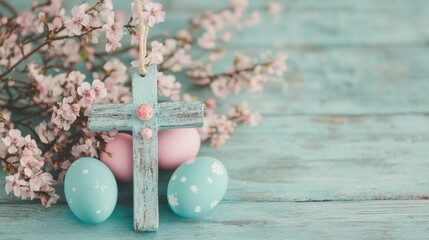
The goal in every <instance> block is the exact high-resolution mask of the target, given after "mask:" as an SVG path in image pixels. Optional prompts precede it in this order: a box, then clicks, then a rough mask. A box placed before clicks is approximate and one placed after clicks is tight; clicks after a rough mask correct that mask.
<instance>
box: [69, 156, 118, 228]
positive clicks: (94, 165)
mask: <svg viewBox="0 0 429 240" xmlns="http://www.w3.org/2000/svg"><path fill="white" fill-rule="evenodd" d="M64 193H65V197H66V199H67V203H68V205H69V207H70V209H71V210H72V212H73V213H74V214H75V215H76V216H77V217H78V218H79V219H80V220H82V221H83V222H85V223H88V224H97V223H101V222H103V221H105V220H106V219H107V218H109V216H110V215H111V214H112V212H113V209H114V208H115V205H116V201H117V198H118V187H117V185H116V181H115V177H114V176H113V174H112V172H111V171H110V170H109V168H108V167H107V166H106V165H104V163H102V162H101V161H99V160H97V159H95V158H90V157H84V158H80V159H79V160H77V161H75V162H74V163H73V164H72V165H71V166H70V167H69V169H68V171H67V174H66V177H65V180H64Z"/></svg>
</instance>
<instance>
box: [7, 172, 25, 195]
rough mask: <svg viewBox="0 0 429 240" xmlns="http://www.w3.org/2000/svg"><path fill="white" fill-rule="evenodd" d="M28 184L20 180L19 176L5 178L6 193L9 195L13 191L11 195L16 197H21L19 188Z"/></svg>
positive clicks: (17, 174)
mask: <svg viewBox="0 0 429 240" xmlns="http://www.w3.org/2000/svg"><path fill="white" fill-rule="evenodd" d="M26 185H28V183H27V182H26V181H25V180H23V179H21V178H20V174H19V173H16V174H14V175H9V176H6V185H5V190H6V193H7V194H9V193H10V192H11V191H12V190H13V194H14V195H15V196H16V197H21V187H22V186H26Z"/></svg>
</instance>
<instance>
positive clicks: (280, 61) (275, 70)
mask: <svg viewBox="0 0 429 240" xmlns="http://www.w3.org/2000/svg"><path fill="white" fill-rule="evenodd" d="M286 61H287V55H286V54H284V53H278V54H277V55H276V56H274V58H273V59H272V60H271V62H270V63H269V64H268V66H267V72H268V73H270V74H276V75H277V76H283V74H284V73H285V72H286V70H287V65H286Z"/></svg>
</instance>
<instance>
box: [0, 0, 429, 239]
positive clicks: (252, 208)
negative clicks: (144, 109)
mask: <svg viewBox="0 0 429 240" xmlns="http://www.w3.org/2000/svg"><path fill="white" fill-rule="evenodd" d="M162 2H163V3H164V7H165V9H166V11H167V19H166V21H165V23H163V24H161V25H159V27H157V28H153V29H151V35H152V34H153V35H152V36H155V35H157V34H159V33H160V32H161V31H164V30H168V31H169V32H170V33H171V34H174V33H175V32H176V31H177V30H178V29H180V28H182V27H184V26H185V25H186V24H187V21H188V20H189V18H190V17H192V16H195V15H196V14H199V13H201V12H202V11H205V10H216V9H219V8H221V7H222V6H224V4H226V2H227V1H226V0H225V1H195V0H181V1H174V0H168V1H162ZM277 2H282V3H283V4H285V10H284V11H283V12H282V14H280V16H278V17H269V16H268V15H266V14H262V19H263V20H264V21H269V22H265V23H264V25H263V26H262V27H260V28H259V27H256V28H254V29H250V30H246V31H242V32H239V33H237V36H236V38H235V39H233V40H232V42H230V43H229V44H228V47H227V49H228V50H227V52H228V53H229V52H232V50H239V51H241V52H244V53H246V54H249V55H252V56H257V55H258V53H259V52H261V51H263V50H265V49H267V48H268V49H273V50H274V51H286V53H287V54H288V55H289V60H288V64H289V72H288V73H287V74H286V75H285V77H284V81H283V82H270V83H269V84H268V85H267V87H266V89H265V90H264V91H263V92H261V93H256V94H252V95H249V94H246V93H245V94H243V95H240V96H234V97H233V98H230V99H228V100H226V101H224V102H221V103H220V104H219V107H220V108H221V109H226V108H227V107H228V105H229V104H230V103H238V102H240V101H241V100H243V99H247V100H248V101H249V102H251V103H252V105H253V106H254V107H255V109H256V110H259V111H261V112H262V115H263V120H262V122H261V124H260V125H259V126H257V127H252V128H250V127H242V128H241V127H239V128H237V129H236V130H235V133H234V134H233V135H232V137H231V139H229V141H228V143H227V145H226V146H225V147H222V148H220V149H213V148H211V147H209V146H208V145H207V144H204V145H203V146H202V148H201V150H200V153H199V155H201V156H202V155H209V156H213V157H216V158H219V159H220V160H221V161H222V162H223V163H224V164H225V166H226V168H227V169H228V173H229V176H230V182H229V186H228V191H227V194H226V196H225V199H224V201H222V202H221V204H220V205H219V207H218V208H217V209H216V210H215V211H213V212H211V213H210V214H208V215H207V216H206V217H204V218H201V219H196V220H188V219H183V218H179V217H177V216H175V215H174V214H173V213H172V212H171V211H170V210H169V209H168V206H167V203H166V199H165V192H166V184H167V181H168V178H169V177H170V175H171V172H163V171H160V173H159V180H160V183H159V194H160V196H159V201H160V203H161V204H160V229H159V231H158V232H157V233H145V234H136V233H134V232H133V230H132V228H131V224H132V220H131V218H132V211H133V210H132V207H131V206H132V202H133V200H132V198H133V197H132V196H133V195H132V192H133V189H132V185H120V189H119V190H120V195H119V205H118V206H117V208H116V209H115V211H114V213H113V216H112V217H111V218H110V219H109V220H108V221H107V222H105V223H104V224H101V225H98V226H88V225H84V224H82V223H80V222H79V221H78V220H77V219H76V218H74V216H73V215H72V213H71V212H70V210H68V208H67V206H66V205H64V200H62V199H60V201H59V204H58V205H55V206H54V207H53V208H51V209H47V210H45V209H43V208H42V207H41V206H40V205H39V204H36V202H23V201H19V200H16V199H15V198H14V197H11V196H9V197H8V196H6V194H5V193H4V192H3V193H1V192H0V203H1V204H0V223H1V224H2V228H0V236H6V239H7V238H16V239H24V238H25V239H28V238H29V237H34V236H40V237H43V238H45V239H49V238H58V237H57V236H53V235H52V233H46V231H45V229H46V226H47V225H49V226H56V227H58V229H62V230H61V237H62V238H64V239H76V238H82V239H85V238H91V239H117V238H148V239H190V238H193V239H200V238H207V239H243V238H246V239H427V236H428V234H429V229H428V222H429V219H428V218H429V216H428V214H427V213H428V203H429V202H428V201H427V200H428V199H429V195H428V194H429V176H428V174H427V173H428V172H429V162H428V157H427V156H428V150H427V146H428V144H429V109H428V104H429V94H428V92H429V79H428V78H429V67H428V63H429V47H428V40H429V24H428V21H427V20H428V16H429V2H428V1H427V0H414V1H409V0H378V1H373V0H360V1H343V0H326V1H319V0H299V1H296V0H278V1H277ZM250 3H251V7H252V8H254V9H260V8H262V7H264V5H265V3H266V2H265V1H259V0H254V1H252V0H250ZM13 4H24V3H23V1H14V2H13ZM65 4H67V5H69V6H71V5H72V4H73V2H72V1H67V2H65ZM114 5H115V6H119V7H120V8H122V9H125V10H126V12H128V11H129V9H128V5H129V2H127V1H115V2H114ZM68 13H69V11H68ZM273 44H274V45H275V46H276V47H273ZM197 60H199V59H197ZM228 60H229V61H230V60H231V56H230V55H228V54H227V57H226V59H225V61H226V62H227V61H228ZM124 61H126V62H129V59H126V60H124ZM224 65H226V63H225V64H224ZM220 67H223V65H222V66H220ZM177 79H178V80H179V81H181V83H182V89H183V91H189V92H191V93H192V95H196V96H199V97H207V96H210V94H211V93H210V90H203V89H201V88H199V87H195V86H193V85H192V84H191V83H190V81H189V79H188V78H186V77H183V76H177ZM159 121H161V120H159ZM0 184H4V177H1V178H0ZM60 192H61V190H60ZM28 203H34V204H28ZM60 216H61V219H60ZM59 219H60V220H59ZM23 226H25V229H24V230H23ZM0 238H1V237H0Z"/></svg>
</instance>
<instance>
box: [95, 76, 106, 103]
mask: <svg viewBox="0 0 429 240" xmlns="http://www.w3.org/2000/svg"><path fill="white" fill-rule="evenodd" d="M92 89H93V91H94V93H95V98H96V100H98V99H102V98H104V97H106V95H107V90H106V87H105V86H104V83H103V82H102V81H100V80H99V79H95V80H94V81H93V82H92Z"/></svg>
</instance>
